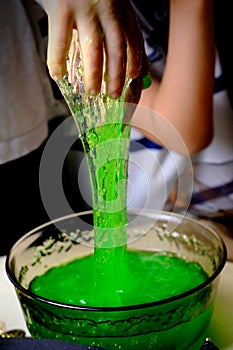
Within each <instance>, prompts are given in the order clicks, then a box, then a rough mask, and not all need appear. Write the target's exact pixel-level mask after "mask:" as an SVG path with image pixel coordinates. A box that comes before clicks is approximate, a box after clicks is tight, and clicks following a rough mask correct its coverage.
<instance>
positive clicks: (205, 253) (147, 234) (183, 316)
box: [6, 210, 226, 350]
mask: <svg viewBox="0 0 233 350" xmlns="http://www.w3.org/2000/svg"><path fill="white" fill-rule="evenodd" d="M92 221H93V213H92V212H91V211H88V212H83V213H78V214H72V215H69V216H66V217H62V218H59V219H57V220H55V221H53V222H48V223H46V224H44V225H42V226H40V227H38V228H36V229H34V230H32V231H30V232H29V233H27V234H26V235H25V236H23V237H22V238H21V239H20V240H19V241H18V242H16V244H15V245H14V246H13V247H12V249H11V251H10V253H9V255H8V257H7V261H6V271H7V274H8V277H9V279H10V280H11V282H12V283H13V285H14V286H15V289H16V292H17V296H18V298H19V301H20V304H21V306H22V309H23V312H24V315H25V319H26V323H27V327H28V330H29V332H30V334H31V336H32V337H36V338H47V339H57V340H63V341H68V342H74V343H79V344H86V345H89V346H97V347H101V348H103V349H106V350H113V349H121V350H131V349H134V350H135V349H138V350H144V349H162V350H164V349H169V350H171V349H176V350H181V349H188V348H189V347H190V346H191V344H192V343H194V342H195V340H196V339H197V338H198V337H200V336H201V335H202V333H203V332H204V331H205V329H206V327H207V326H208V324H209V321H210V319H211V314H212V311H213V306H214V301H215V296H216V291H217V285H218V280H219V277H220V275H221V271H222V269H223V267H224V265H225V263H226V248H225V245H224V243H223V241H222V239H221V238H220V237H219V235H218V234H216V233H215V232H214V231H213V230H212V229H211V228H209V227H207V226H205V225H204V224H203V223H200V222H199V221H197V220H195V219H192V218H188V217H182V216H180V215H177V214H172V213H168V212H155V211H145V210H141V211H140V210H129V211H128V222H127V225H126V227H125V232H126V237H127V242H126V244H125V245H116V246H114V247H112V246H109V245H108V242H106V244H105V245H102V246H101V248H96V244H95V237H94V230H93V226H92Z"/></svg>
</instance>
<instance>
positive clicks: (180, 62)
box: [133, 0, 215, 154]
mask: <svg viewBox="0 0 233 350" xmlns="http://www.w3.org/2000/svg"><path fill="white" fill-rule="evenodd" d="M214 60H215V45H214V31H213V1H212V0H189V1H187V0H171V1H170V25H169V43H168V55H167V62H166V67H165V71H164V75H163V78H162V81H161V83H160V84H159V83H158V82H156V81H153V84H152V86H151V87H150V88H149V89H147V90H144V91H143V93H142V96H141V100H140V105H142V106H146V107H148V108H150V109H152V110H155V111H157V112H158V113H159V114H161V115H163V116H164V118H161V117H158V118H157V117H156V115H155V114H154V115H152V113H146V115H145V118H144V116H142V114H141V113H137V112H136V113H135V115H134V117H133V124H134V125H136V126H137V127H138V128H139V129H141V130H143V129H145V125H147V127H146V130H145V132H144V133H145V134H146V135H147V136H149V137H150V138H151V139H153V140H155V141H158V135H159V139H160V140H162V143H164V144H165V146H166V147H167V148H170V149H174V150H175V151H177V152H179V153H183V152H182V150H181V149H179V146H177V145H175V144H174V143H173V138H172V128H170V127H168V126H169V123H170V125H172V126H174V127H175V129H176V130H177V131H178V133H179V134H180V135H181V137H182V139H183V140H184V143H185V145H186V147H187V148H188V150H189V152H190V153H191V154H194V153H196V152H198V151H199V150H201V149H203V148H204V147H206V146H207V145H208V143H209V142H210V140H211V138H212V132H213V130H212V129H213V126H212V98H213V85H214ZM167 122H168V123H167ZM153 135H154V136H153Z"/></svg>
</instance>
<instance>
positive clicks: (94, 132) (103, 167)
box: [19, 62, 214, 350]
mask: <svg viewBox="0 0 233 350" xmlns="http://www.w3.org/2000/svg"><path fill="white" fill-rule="evenodd" d="M76 78H77V79H78V91H77V93H73V86H72V85H71V83H70V82H69V81H68V79H67V78H64V79H62V80H61V81H60V82H59V87H60V90H61V92H62V94H63V96H64V98H65V100H66V102H67V104H68V106H69V108H70V110H71V113H72V115H73V117H74V120H75V123H76V125H77V130H78V132H77V134H78V137H80V138H81V140H82V144H83V147H84V152H85V156H86V161H87V165H88V171H89V177H90V184H91V193H92V206H93V214H92V215H93V226H94V237H93V239H94V248H93V252H91V253H88V254H86V255H84V256H80V257H77V258H73V259H72V260H71V261H69V262H66V263H63V264H59V261H57V266H56V267H52V268H49V269H47V271H46V272H45V273H42V274H41V275H38V276H36V277H34V278H33V279H32V281H30V284H29V286H28V288H29V290H30V291H31V292H32V293H34V294H35V295H37V296H39V297H41V298H42V299H43V298H45V300H46V299H48V300H51V301H54V302H55V303H51V304H47V305H46V307H42V308H41V303H40V301H39V300H33V298H32V299H31V300H30V302H29V301H28V300H26V299H25V300H24V296H23V295H20V296H19V297H20V300H21V304H22V306H23V309H24V312H25V315H26V319H27V325H28V328H29V331H30V333H31V334H32V336H35V337H41V338H56V339H61V340H67V341H72V342H77V343H81V344H87V345H90V346H99V347H101V348H103V349H106V350H113V349H121V350H131V349H138V350H140V349H141V350H144V349H163V350H164V349H169V350H171V349H186V348H188V346H189V345H190V344H191V342H193V340H194V339H195V338H196V337H198V336H199V335H200V334H201V332H202V331H203V329H205V327H206V326H207V325H208V322H209V319H210V316H211V313H212V308H213V303H212V300H213V297H214V288H213V285H211V284H206V285H205V283H206V281H207V280H208V277H209V275H208V273H207V272H206V271H205V270H204V269H203V268H202V266H201V265H200V264H199V263H198V261H197V260H195V261H193V262H192V261H188V260H186V259H185V258H183V256H179V254H175V253H173V252H168V251H161V250H158V251H157V250H156V247H153V246H152V245H151V246H150V245H149V244H147V246H146V245H145V244H144V248H143V244H142V246H140V237H139V239H138V245H137V244H136V245H134V244H132V245H131V244H128V214H127V205H126V202H127V198H126V194H127V168H128V159H129V143H130V124H129V123H127V122H126V120H125V115H126V108H128V107H127V104H125V103H124V99H125V96H126V93H127V89H128V88H129V85H130V83H131V82H130V81H129V80H126V83H125V87H124V91H123V93H122V96H121V97H120V98H119V99H117V100H112V99H110V98H109V97H108V96H107V95H106V94H104V93H102V92H101V93H100V94H99V95H97V96H88V95H86V94H85V92H84V90H83V80H82V78H83V70H82V65H81V62H79V65H78V67H77V77H76ZM138 190H140V188H139V189H138ZM138 215H139V216H140V213H139V214H138ZM136 216H137V215H136ZM133 218H135V214H133ZM164 225H165V224H164V223H163V224H162V227H164ZM139 226H140V225H139ZM155 226H156V224H155ZM139 230H140V229H139ZM149 231H150V230H149ZM139 233H140V232H139ZM143 235H144V232H142V236H143ZM146 235H147V233H146V234H145V236H146ZM149 235H150V233H149ZM182 237H183V236H182ZM191 240H192V238H191V239H190V242H191ZM190 242H189V243H190ZM190 244H191V245H192V244H197V243H193V242H191V243H190ZM187 245H188V243H187ZM198 249H199V248H198ZM203 254H204V249H203ZM22 278H23V274H22ZM202 284H203V286H204V287H203V289H198V286H200V285H202ZM195 288H197V290H196V292H194V293H192V294H189V291H190V290H193V289H194V290H195ZM179 295H182V298H177V296H179ZM168 300H169V302H168ZM28 303H31V306H28ZM65 304H67V305H69V306H70V308H68V309H65V308H63V306H64V305H65ZM73 306H74V307H75V308H77V309H76V310H73V308H72V307H73ZM74 311H75V314H74ZM41 320H43V322H42V321H41ZM193 337H194V338H193Z"/></svg>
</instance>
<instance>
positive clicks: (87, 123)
mask: <svg viewBox="0 0 233 350" xmlns="http://www.w3.org/2000/svg"><path fill="white" fill-rule="evenodd" d="M75 45H76V46H75ZM77 45H78V42H77V39H76V38H75V37H73V46H72V52H71V53H70V59H69V65H71V64H72V65H73V66H74V59H75V60H76V62H75V65H76V71H75V72H74V71H73V70H70V71H71V74H72V76H70V77H68V76H67V77H64V78H63V79H61V80H59V82H58V86H59V88H60V90H61V92H62V94H63V96H64V98H65V100H66V102H67V105H68V107H69V109H70V111H71V114H72V116H73V118H74V121H75V124H76V126H77V130H78V137H79V138H80V139H81V141H82V144H83V148H84V153H85V157H86V161H87V167H88V173H89V178H90V186H91V194H92V207H93V223H94V242H95V248H94V254H95V257H96V259H95V261H96V264H95V268H96V271H95V272H96V273H95V274H94V275H95V276H96V278H95V284H96V287H97V286H98V290H99V288H100V284H101V289H103V292H104V290H106V293H104V296H103V297H104V300H105V301H106V296H109V295H110V294H112V293H113V294H114V292H115V291H116V290H118V289H119V288H120V287H122V283H121V281H122V279H123V280H127V278H128V277H127V273H126V271H127V261H126V260H127V254H126V248H127V234H126V224H127V212H126V194H127V176H128V175H127V174H128V158H129V140H130V124H126V123H125V122H124V119H125V104H124V99H125V95H126V92H127V88H128V87H129V84H130V80H126V82H125V87H124V89H123V93H122V95H121V97H120V98H119V99H116V100H113V99H110V98H109V97H108V96H107V95H106V94H105V92H104V89H103V91H101V92H100V93H99V94H98V95H97V96H90V95H87V94H86V93H85V91H84V83H83V77H84V72H83V66H82V60H81V57H80V56H79V55H77V53H78V52H79V51H78V46H77ZM71 82H72V83H71ZM74 86H75V88H74ZM100 281H101V282H100ZM107 291H108V292H107ZM98 294H99V295H101V294H102V293H100V292H99V293H98ZM110 299H111V300H112V296H110ZM113 299H114V298H113ZM112 302H114V303H115V304H119V303H121V302H120V300H119V299H118V297H117V298H116V300H112Z"/></svg>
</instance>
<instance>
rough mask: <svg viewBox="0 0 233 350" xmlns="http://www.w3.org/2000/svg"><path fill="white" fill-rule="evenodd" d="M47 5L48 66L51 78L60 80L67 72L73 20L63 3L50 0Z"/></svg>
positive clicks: (57, 0)
mask: <svg viewBox="0 0 233 350" xmlns="http://www.w3.org/2000/svg"><path fill="white" fill-rule="evenodd" d="M47 3H48V5H47V13H48V20H49V41H48V50H47V65H48V69H49V73H50V75H51V77H52V78H54V79H55V80H58V79H59V78H62V77H64V75H65V74H66V72H67V67H66V59H67V56H68V52H69V48H70V43H71V38H72V28H73V20H72V17H71V15H70V14H69V13H68V12H67V10H66V8H65V7H64V6H63V5H62V1H59V0H49V1H48V2H47ZM62 6H63V8H61V7H62ZM59 23H61V24H62V25H59Z"/></svg>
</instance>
